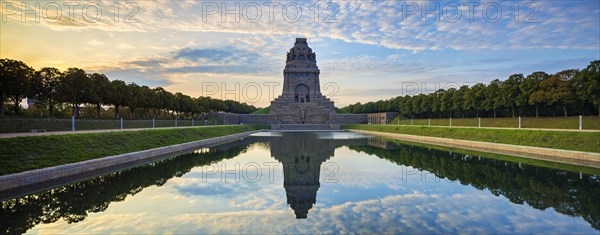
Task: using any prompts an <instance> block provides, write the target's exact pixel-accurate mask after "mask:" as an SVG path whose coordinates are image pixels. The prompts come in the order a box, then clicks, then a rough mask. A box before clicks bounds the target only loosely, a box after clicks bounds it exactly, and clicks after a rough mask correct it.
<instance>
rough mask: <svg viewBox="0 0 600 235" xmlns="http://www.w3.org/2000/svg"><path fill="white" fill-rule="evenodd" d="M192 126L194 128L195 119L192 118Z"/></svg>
mask: <svg viewBox="0 0 600 235" xmlns="http://www.w3.org/2000/svg"><path fill="white" fill-rule="evenodd" d="M192 126H194V119H193V118H192Z"/></svg>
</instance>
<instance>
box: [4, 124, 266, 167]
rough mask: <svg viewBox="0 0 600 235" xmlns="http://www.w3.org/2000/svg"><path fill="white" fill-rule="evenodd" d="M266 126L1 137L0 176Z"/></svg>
mask: <svg viewBox="0 0 600 235" xmlns="http://www.w3.org/2000/svg"><path fill="white" fill-rule="evenodd" d="M264 128H268V127H267V126H265V125H242V126H210V127H198V128H184V129H166V130H144V131H128V132H107V133H86V134H68V135H49V136H34V137H16V138H6V139H0V146H2V151H0V175H5V174H9V173H16V172H22V171H27V170H32V169H38V168H43V167H49V166H57V165H62V164H67V163H74V162H80V161H85V160H89V159H94V158H100V157H105V156H111V155H117V154H123V153H129V152H135V151H140V150H145V149H152V148H158V147H164V146H169V145H174V144H181V143H186V142H191V141H196V140H202V139H208V138H213V137H218V136H225V135H230V134H235V133H240V132H244V131H251V130H258V129H264Z"/></svg>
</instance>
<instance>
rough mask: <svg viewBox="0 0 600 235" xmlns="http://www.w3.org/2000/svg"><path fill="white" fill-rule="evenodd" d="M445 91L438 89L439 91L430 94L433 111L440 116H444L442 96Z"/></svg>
mask: <svg viewBox="0 0 600 235" xmlns="http://www.w3.org/2000/svg"><path fill="white" fill-rule="evenodd" d="M443 93H444V90H443V89H440V90H437V91H435V92H433V93H431V94H429V95H430V96H431V99H430V100H431V112H434V113H438V114H439V117H440V118H441V117H442V111H441V103H442V101H441V99H442V98H441V97H442V94H443Z"/></svg>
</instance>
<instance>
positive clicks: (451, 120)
mask: <svg viewBox="0 0 600 235" xmlns="http://www.w3.org/2000/svg"><path fill="white" fill-rule="evenodd" d="M450 126H452V117H450Z"/></svg>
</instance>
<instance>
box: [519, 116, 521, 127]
mask: <svg viewBox="0 0 600 235" xmlns="http://www.w3.org/2000/svg"><path fill="white" fill-rule="evenodd" d="M519 128H521V116H519Z"/></svg>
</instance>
